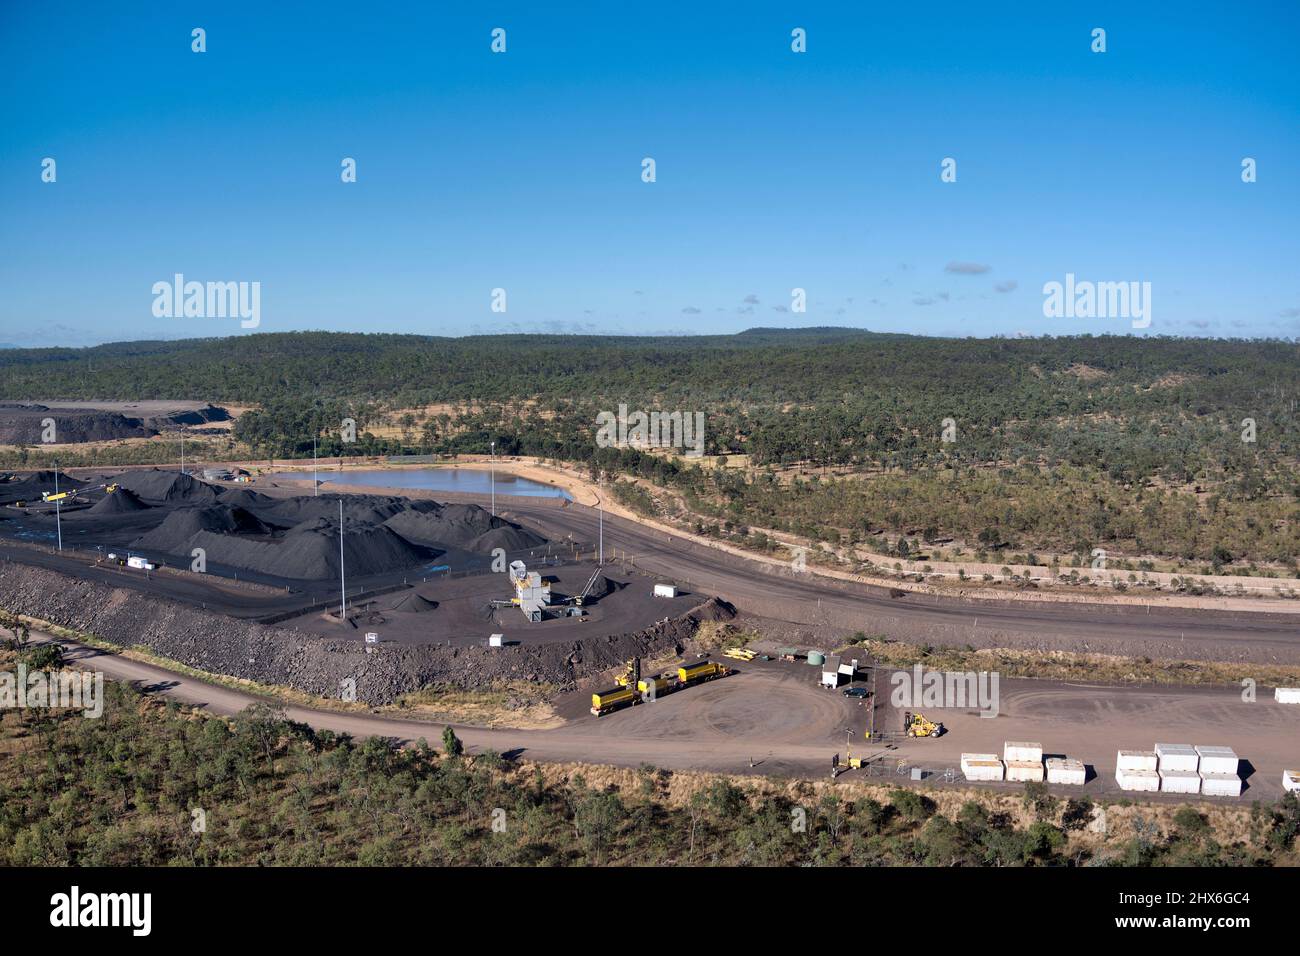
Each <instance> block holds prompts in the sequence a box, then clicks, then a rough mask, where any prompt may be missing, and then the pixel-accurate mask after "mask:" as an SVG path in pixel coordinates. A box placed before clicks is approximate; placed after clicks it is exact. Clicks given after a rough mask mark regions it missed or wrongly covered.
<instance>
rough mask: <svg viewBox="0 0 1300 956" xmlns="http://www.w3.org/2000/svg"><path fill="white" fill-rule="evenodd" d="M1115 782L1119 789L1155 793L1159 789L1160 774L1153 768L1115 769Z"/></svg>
mask: <svg viewBox="0 0 1300 956" xmlns="http://www.w3.org/2000/svg"><path fill="white" fill-rule="evenodd" d="M1115 782H1116V783H1118V784H1119V786H1120V789H1121V790H1138V791H1141V792H1143V793H1155V792H1157V791H1158V790H1159V789H1160V774H1158V773H1156V772H1155V771H1154V770H1124V769H1120V770H1116V771H1115Z"/></svg>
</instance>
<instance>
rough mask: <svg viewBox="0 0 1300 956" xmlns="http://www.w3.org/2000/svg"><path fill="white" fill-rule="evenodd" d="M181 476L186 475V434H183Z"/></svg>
mask: <svg viewBox="0 0 1300 956" xmlns="http://www.w3.org/2000/svg"><path fill="white" fill-rule="evenodd" d="M181 474H182V475H183V474H185V433H184V432H181Z"/></svg>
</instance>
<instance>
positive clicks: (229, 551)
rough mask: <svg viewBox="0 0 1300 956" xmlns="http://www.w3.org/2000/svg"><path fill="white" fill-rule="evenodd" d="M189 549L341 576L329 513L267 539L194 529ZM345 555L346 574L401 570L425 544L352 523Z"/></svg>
mask: <svg viewBox="0 0 1300 956" xmlns="http://www.w3.org/2000/svg"><path fill="white" fill-rule="evenodd" d="M142 547H143V545H142ZM191 548H203V549H204V551H205V552H206V554H207V560H208V562H209V563H210V564H212V563H216V564H222V565H227V566H229V567H236V568H242V569H245V570H248V571H256V572H259V573H261V574H268V575H274V576H275V577H281V578H292V579H294V580H301V581H316V580H321V579H325V578H329V579H332V578H337V577H338V576H339V528H338V522H337V521H331V520H330V519H329V518H317V519H316V520H315V521H306V522H303V523H302V524H300V525H297V526H296V527H294V528H292V529H291V530H289V531H288V532H286V533H285V534H284V535H283V536H281V537H279V538H275V539H271V540H250V539H248V538H243V537H239V536H238V535H233V534H223V533H220V532H215V531H206V530H204V531H198V532H196V533H195V534H193V535H191V536H190V537H189V538H188V539H187V540H186V542H185V546H184V548H183V553H186V554H188V553H189V551H190V549H191ZM343 555H344V560H345V561H346V562H347V564H346V567H347V570H348V572H349V574H353V575H357V576H364V575H371V574H386V573H389V572H392V571H401V570H403V569H404V568H410V567H413V566H415V565H417V564H420V563H421V562H423V561H424V560H426V558H427V553H426V552H425V551H424V549H422V548H418V547H416V546H415V545H413V544H411V543H410V542H409V541H407V540H406V539H405V538H402V537H401V536H399V535H397V534H395V533H394V532H392V531H390V530H389V529H387V528H385V527H384V526H383V525H374V524H354V523H351V522H349V523H348V525H347V528H346V533H345V534H344V535H343Z"/></svg>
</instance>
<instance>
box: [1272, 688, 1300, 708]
mask: <svg viewBox="0 0 1300 956" xmlns="http://www.w3.org/2000/svg"><path fill="white" fill-rule="evenodd" d="M1273 699H1274V700H1275V701H1277V702H1278V703H1279V704H1300V687H1274V688H1273Z"/></svg>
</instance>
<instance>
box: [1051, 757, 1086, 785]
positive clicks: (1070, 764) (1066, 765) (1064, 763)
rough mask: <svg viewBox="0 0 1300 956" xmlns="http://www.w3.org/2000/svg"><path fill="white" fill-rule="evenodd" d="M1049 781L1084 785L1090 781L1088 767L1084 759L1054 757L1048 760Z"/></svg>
mask: <svg viewBox="0 0 1300 956" xmlns="http://www.w3.org/2000/svg"><path fill="white" fill-rule="evenodd" d="M1047 782H1048V783H1063V784H1067V785H1069V786H1072V787H1082V786H1083V785H1084V784H1085V783H1087V782H1088V768H1087V767H1086V766H1084V763H1083V761H1082V760H1074V759H1072V758H1069V757H1052V758H1050V759H1049V760H1048V761H1047Z"/></svg>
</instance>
